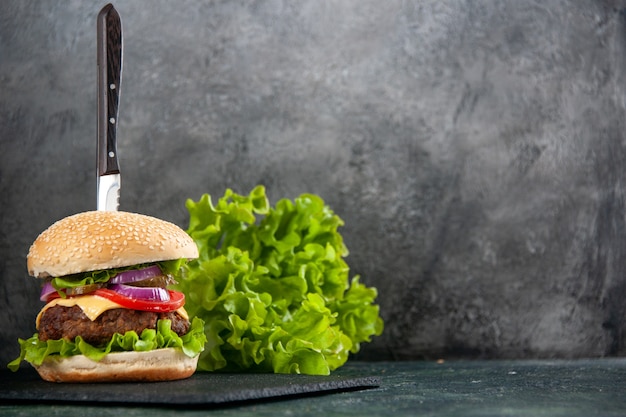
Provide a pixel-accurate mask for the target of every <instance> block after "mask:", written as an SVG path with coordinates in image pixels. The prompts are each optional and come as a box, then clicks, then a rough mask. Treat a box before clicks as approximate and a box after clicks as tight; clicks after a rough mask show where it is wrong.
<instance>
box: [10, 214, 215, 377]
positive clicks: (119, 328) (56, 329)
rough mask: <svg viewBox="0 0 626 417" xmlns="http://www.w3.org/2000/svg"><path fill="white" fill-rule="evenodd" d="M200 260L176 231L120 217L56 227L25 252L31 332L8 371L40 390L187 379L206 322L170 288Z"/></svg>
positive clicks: (80, 219)
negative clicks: (34, 282)
mask: <svg viewBox="0 0 626 417" xmlns="http://www.w3.org/2000/svg"><path fill="white" fill-rule="evenodd" d="M197 257H198V248H197V246H196V244H195V243H194V241H193V240H192V239H191V238H190V237H189V235H187V234H186V233H185V231H183V230H182V229H180V228H179V227H178V226H176V225H174V224H172V223H169V222H166V221H163V220H160V219H157V218H154V217H151V216H146V215H141V214H137V213H129V212H123V211H89V212H83V213H79V214H75V215H72V216H69V217H66V218H64V219H61V220H59V221H57V222H56V223H54V224H53V225H52V226H50V227H49V228H48V229H46V230H45V231H43V232H42V233H41V234H40V235H39V236H38V237H37V239H36V240H35V241H34V242H33V244H32V245H31V247H30V250H29V252H28V256H27V267H28V273H29V274H30V275H31V276H34V277H35V278H37V279H41V280H42V290H41V294H40V299H41V301H43V302H44V303H45V305H44V306H43V308H42V309H41V311H40V312H39V314H38V315H37V318H36V320H35V327H36V330H37V331H36V333H35V334H34V335H33V336H32V337H30V338H29V339H27V340H22V339H20V340H19V343H20V356H19V357H18V358H17V359H15V360H14V361H12V362H11V363H10V364H9V368H10V369H12V370H14V371H16V370H17V369H18V368H19V366H20V363H21V362H22V361H26V362H29V363H30V364H31V365H32V366H33V367H34V368H35V369H36V370H37V372H38V373H39V375H40V376H41V378H43V379H44V380H46V381H55V382H111V381H167V380H176V379H183V378H187V377H189V376H191V375H192V374H193V373H194V372H195V370H196V366H197V362H198V356H199V354H200V352H201V351H202V350H203V349H204V344H205V342H206V336H205V334H204V323H203V321H202V320H201V319H199V318H193V319H190V317H189V316H188V314H187V312H186V311H185V308H184V305H185V295H184V294H183V293H181V292H179V291H175V290H172V289H170V288H171V286H172V285H173V284H175V283H176V276H177V274H179V272H180V269H181V267H182V266H183V265H184V263H185V262H187V261H188V260H191V259H195V258H197Z"/></svg>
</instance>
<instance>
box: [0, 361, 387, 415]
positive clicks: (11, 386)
mask: <svg viewBox="0 0 626 417" xmlns="http://www.w3.org/2000/svg"><path fill="white" fill-rule="evenodd" d="M378 385H379V379H378V378H377V377H373V376H345V375H337V374H331V375H329V376H321V375H282V374H256V373H210V372H196V373H195V374H194V375H192V376H191V377H190V378H188V379H184V380H179V381H167V382H137V383H132V382H125V383H89V384H67V383H54V382H46V381H43V380H42V379H41V378H40V377H39V375H38V374H37V373H36V372H35V371H34V370H33V369H28V368H23V369H20V370H19V371H18V372H16V373H13V372H10V371H1V372H0V403H5V404H6V403H28V404H31V403H34V402H36V403H64V404H71V403H75V404H80V403H91V404H98V403H100V404H108V405H110V404H126V405H129V404H136V405H154V406H175V405H180V404H188V405H198V406H206V405H221V404H229V403H240V402H249V401H255V400H269V399H275V398H279V397H294V396H306V395H314V394H317V395H319V394H323V393H332V392H339V391H353V390H358V389H367V388H374V387H377V386H378Z"/></svg>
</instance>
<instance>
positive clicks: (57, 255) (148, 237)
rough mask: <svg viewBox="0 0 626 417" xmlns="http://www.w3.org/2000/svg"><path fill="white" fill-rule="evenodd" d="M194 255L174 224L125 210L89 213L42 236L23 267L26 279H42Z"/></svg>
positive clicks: (192, 247) (189, 242)
mask: <svg viewBox="0 0 626 417" xmlns="http://www.w3.org/2000/svg"><path fill="white" fill-rule="evenodd" d="M197 257H198V248H197V246H196V244H195V243H194V241H193V239H191V237H190V236H189V235H188V234H187V233H185V231H184V230H182V229H181V228H179V227H178V226H176V225H175V224H172V223H169V222H166V221H164V220H160V219H157V218H155V217H150V216H146V215H142V214H137V213H129V212H124V211H88V212H84V213H79V214H75V215H73V216H69V217H66V218H64V219H62V220H59V221H57V222H56V223H54V224H53V225H52V226H50V227H49V228H48V229H46V230H45V231H44V232H42V233H41V234H40V235H39V237H37V239H36V240H35V242H33V244H32V245H31V247H30V250H29V252H28V256H27V267H28V273H29V274H30V275H32V276H34V277H37V278H47V277H60V276H65V275H70V274H76V273H79V272H87V271H97V270H102V269H111V268H119V267H124V266H130V265H138V264H143V263H150V262H158V261H167V260H172V259H181V258H185V259H195V258H197Z"/></svg>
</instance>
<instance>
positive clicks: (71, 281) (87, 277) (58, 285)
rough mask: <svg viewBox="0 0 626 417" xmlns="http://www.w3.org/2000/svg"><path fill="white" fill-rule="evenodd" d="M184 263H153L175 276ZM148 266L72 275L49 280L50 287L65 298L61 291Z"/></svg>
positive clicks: (173, 261)
mask: <svg viewBox="0 0 626 417" xmlns="http://www.w3.org/2000/svg"><path fill="white" fill-rule="evenodd" d="M186 261H187V260H186V259H173V260H170V261H159V262H155V263H156V264H157V265H158V266H159V268H161V271H162V272H163V273H165V274H169V275H172V276H177V275H178V273H179V271H180V268H181V267H182V265H183V264H184V263H185V262H186ZM150 265H153V264H150V263H148V264H140V265H130V266H123V267H120V268H112V269H104V270H96V271H88V272H81V273H78V274H73V275H65V276H61V277H54V278H52V279H51V280H50V282H51V283H52V286H53V287H54V288H55V289H56V290H57V291H59V294H61V296H65V293H64V292H63V291H62V290H63V289H67V288H76V287H81V286H84V285H91V284H104V283H107V282H109V280H110V279H111V278H113V277H115V276H116V275H117V274H119V273H120V272H124V271H129V270H132V269H142V268H146V267H148V266H150Z"/></svg>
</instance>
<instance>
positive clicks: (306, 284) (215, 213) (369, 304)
mask: <svg viewBox="0 0 626 417" xmlns="http://www.w3.org/2000/svg"><path fill="white" fill-rule="evenodd" d="M186 206H187V209H188V211H189V214H190V220H189V228H188V230H187V233H188V234H189V235H190V236H191V237H192V238H193V239H194V241H195V242H196V244H197V245H198V248H199V251H200V257H199V258H198V259H197V260H194V261H192V262H190V263H189V264H187V265H186V266H184V267H183V271H182V274H181V276H179V283H178V285H176V286H175V288H176V289H178V290H179V291H182V292H184V293H185V295H186V304H185V308H186V309H187V311H188V312H189V314H190V315H192V316H198V317H201V318H202V319H203V320H204V321H205V322H206V326H205V331H206V336H207V345H206V346H205V351H204V352H203V353H202V354H201V356H200V360H199V364H198V369H200V370H205V371H216V370H221V371H241V370H250V371H258V372H276V373H304V374H323V375H325V374H329V373H330V372H331V371H332V370H334V369H337V368H338V367H340V366H341V365H343V364H344V363H345V362H346V360H347V359H348V356H349V354H350V353H356V352H358V351H359V348H360V343H363V342H369V341H370V340H371V337H372V336H374V335H380V334H381V333H382V331H383V321H382V319H381V318H380V316H379V309H378V306H377V305H375V304H373V303H374V300H375V298H376V296H377V292H376V289H375V288H368V287H366V286H365V285H363V284H361V283H360V282H359V277H358V276H355V277H354V278H352V279H350V276H349V274H350V269H349V267H348V265H347V263H346V262H345V260H344V259H343V258H344V257H345V256H347V255H348V250H347V248H346V246H345V245H344V242H343V238H342V237H341V235H340V234H339V232H338V228H339V227H340V226H342V225H343V220H341V219H340V218H339V216H337V215H336V214H335V213H334V212H333V211H332V210H331V209H330V208H329V207H328V206H327V205H326V204H325V203H324V201H323V200H322V199H321V198H320V197H319V196H317V195H313V194H303V195H301V196H300V197H298V198H296V199H295V200H294V201H291V200H288V199H282V200H280V201H278V202H277V203H276V205H275V206H274V207H271V206H270V204H269V202H268V199H267V196H266V194H265V188H264V187H263V186H257V187H256V188H254V189H253V190H252V191H251V192H250V194H249V195H247V196H244V195H239V194H236V193H234V192H233V191H232V190H230V189H229V190H226V192H225V194H224V196H223V197H222V198H220V199H219V200H218V201H217V202H216V203H215V204H214V203H213V201H212V200H211V197H210V196H209V195H208V194H205V195H203V196H202V197H201V198H200V200H199V201H197V202H194V201H192V200H187V203H186Z"/></svg>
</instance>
